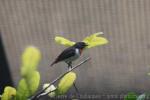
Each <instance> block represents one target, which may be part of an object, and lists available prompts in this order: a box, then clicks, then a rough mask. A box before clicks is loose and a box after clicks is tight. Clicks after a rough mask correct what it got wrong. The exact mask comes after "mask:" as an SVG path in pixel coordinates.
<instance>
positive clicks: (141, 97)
mask: <svg viewBox="0 0 150 100" xmlns="http://www.w3.org/2000/svg"><path fill="white" fill-rule="evenodd" d="M145 98H146V94H141V95H140V96H138V98H137V100H146V99H145Z"/></svg>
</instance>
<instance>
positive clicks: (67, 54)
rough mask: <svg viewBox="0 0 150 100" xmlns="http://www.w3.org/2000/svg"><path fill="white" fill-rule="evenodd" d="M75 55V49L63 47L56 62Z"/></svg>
mask: <svg viewBox="0 0 150 100" xmlns="http://www.w3.org/2000/svg"><path fill="white" fill-rule="evenodd" d="M74 55H75V49H74V48H72V47H70V48H68V49H65V50H64V51H63V52H62V53H61V54H60V55H59V56H58V57H57V59H56V62H59V61H63V60H65V59H68V58H70V57H72V56H74Z"/></svg>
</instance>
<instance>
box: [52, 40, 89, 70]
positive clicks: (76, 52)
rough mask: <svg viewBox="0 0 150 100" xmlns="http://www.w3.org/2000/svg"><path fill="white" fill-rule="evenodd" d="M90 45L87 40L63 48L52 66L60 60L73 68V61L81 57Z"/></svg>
mask: <svg viewBox="0 0 150 100" xmlns="http://www.w3.org/2000/svg"><path fill="white" fill-rule="evenodd" d="M87 46H88V44H87V43H85V42H76V43H75V44H74V45H73V46H71V47H68V48H66V49H65V50H63V51H62V52H61V53H60V54H59V55H58V56H57V58H56V59H55V60H54V61H53V62H52V63H51V65H50V66H53V65H54V64H57V63H59V62H65V63H66V64H67V65H68V68H72V62H73V61H74V60H76V59H78V58H79V57H80V55H81V54H82V51H83V50H84V49H85V48H86V47H87Z"/></svg>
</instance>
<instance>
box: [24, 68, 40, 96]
mask: <svg viewBox="0 0 150 100" xmlns="http://www.w3.org/2000/svg"><path fill="white" fill-rule="evenodd" d="M26 81H27V84H28V88H29V90H30V92H31V94H34V93H35V92H36V90H37V89H38V87H39V84H40V74H39V72H37V71H34V72H32V74H31V76H30V77H28V78H27V79H26Z"/></svg>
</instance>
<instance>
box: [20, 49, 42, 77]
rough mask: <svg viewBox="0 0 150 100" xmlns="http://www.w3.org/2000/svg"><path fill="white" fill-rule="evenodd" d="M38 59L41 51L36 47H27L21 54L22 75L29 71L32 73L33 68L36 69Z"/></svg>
mask: <svg viewBox="0 0 150 100" xmlns="http://www.w3.org/2000/svg"><path fill="white" fill-rule="evenodd" d="M40 59H41V53H40V51H39V50H38V49H37V48H35V47H32V46H30V47H27V48H26V49H25V51H24V53H23V55H22V67H21V74H22V76H27V75H28V74H29V73H32V71H33V70H36V68H37V65H38V64H39V61H40Z"/></svg>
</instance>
